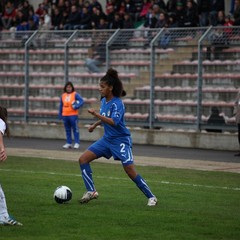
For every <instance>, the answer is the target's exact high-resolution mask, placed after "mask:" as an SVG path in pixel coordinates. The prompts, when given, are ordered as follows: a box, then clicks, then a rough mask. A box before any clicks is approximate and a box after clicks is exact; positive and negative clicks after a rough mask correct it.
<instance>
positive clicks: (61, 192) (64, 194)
mask: <svg viewBox="0 0 240 240" xmlns="http://www.w3.org/2000/svg"><path fill="white" fill-rule="evenodd" d="M53 198H54V199H55V201H56V202H57V203H60V204H62V203H66V202H69V201H70V200H71V199H72V190H71V189H70V188H69V187H67V186H59V187H57V188H56V189H55V191H54V194H53Z"/></svg>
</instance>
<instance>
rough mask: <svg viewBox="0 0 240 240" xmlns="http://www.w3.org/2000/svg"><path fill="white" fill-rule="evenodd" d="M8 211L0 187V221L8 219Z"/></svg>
mask: <svg viewBox="0 0 240 240" xmlns="http://www.w3.org/2000/svg"><path fill="white" fill-rule="evenodd" d="M8 217H9V215H8V210H7V204H6V198H5V195H4V192H3V189H2V186H1V185H0V219H4V218H8Z"/></svg>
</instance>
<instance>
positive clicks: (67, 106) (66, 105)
mask: <svg viewBox="0 0 240 240" xmlns="http://www.w3.org/2000/svg"><path fill="white" fill-rule="evenodd" d="M75 95H76V92H72V93H63V95H62V102H63V108H62V116H73V115H78V110H74V109H73V108H72V104H73V102H75Z"/></svg>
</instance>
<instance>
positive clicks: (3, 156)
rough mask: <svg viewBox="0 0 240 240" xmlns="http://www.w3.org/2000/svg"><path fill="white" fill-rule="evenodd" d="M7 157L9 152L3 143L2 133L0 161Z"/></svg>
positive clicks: (0, 138)
mask: <svg viewBox="0 0 240 240" xmlns="http://www.w3.org/2000/svg"><path fill="white" fill-rule="evenodd" d="M6 159H7V153H6V151H5V147H4V144H3V136H2V134H1V133H0V161H1V162H2V161H5V160H6Z"/></svg>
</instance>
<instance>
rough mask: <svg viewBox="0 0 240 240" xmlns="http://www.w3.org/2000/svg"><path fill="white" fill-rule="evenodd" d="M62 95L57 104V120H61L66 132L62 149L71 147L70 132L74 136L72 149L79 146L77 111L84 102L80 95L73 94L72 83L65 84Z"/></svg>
mask: <svg viewBox="0 0 240 240" xmlns="http://www.w3.org/2000/svg"><path fill="white" fill-rule="evenodd" d="M63 92H64V93H63V94H62V96H61V98H60V104H59V114H58V116H59V119H62V120H63V123H64V128H65V132H66V144H64V145H63V148H71V147H72V131H73V136H74V142H75V144H74V146H73V148H75V149H78V148H79V146H80V138H79V128H78V109H79V108H80V107H81V106H82V105H83V103H84V100H83V98H82V97H81V95H80V94H79V93H77V92H75V88H74V86H73V83H72V82H67V83H66V84H65V86H64V88H63Z"/></svg>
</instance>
